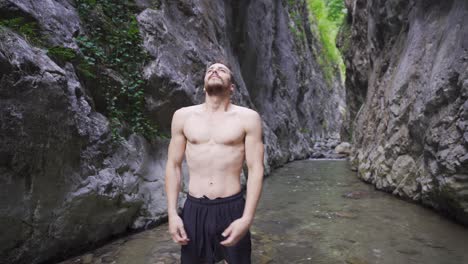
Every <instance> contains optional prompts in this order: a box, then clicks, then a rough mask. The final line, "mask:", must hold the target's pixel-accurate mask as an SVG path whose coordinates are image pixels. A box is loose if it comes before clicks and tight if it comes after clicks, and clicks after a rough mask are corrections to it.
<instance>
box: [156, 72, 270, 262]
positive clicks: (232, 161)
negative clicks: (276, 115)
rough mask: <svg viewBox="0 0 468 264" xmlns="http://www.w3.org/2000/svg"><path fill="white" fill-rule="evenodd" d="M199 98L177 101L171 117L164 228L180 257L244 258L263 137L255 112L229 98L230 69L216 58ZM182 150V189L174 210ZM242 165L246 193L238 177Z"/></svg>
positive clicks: (255, 200)
mask: <svg viewBox="0 0 468 264" xmlns="http://www.w3.org/2000/svg"><path fill="white" fill-rule="evenodd" d="M204 81H205V85H204V90H205V93H206V98H205V103H203V104H199V105H194V106H189V107H183V108H181V109H179V110H177V111H176V112H175V113H174V115H173V117H172V125H171V134H172V135H171V142H170V144H169V150H168V160H167V165H166V177H165V180H166V184H165V188H166V193H167V203H168V216H169V232H170V233H171V236H172V239H173V240H174V242H176V243H178V244H180V245H181V246H182V248H181V262H182V264H187V263H217V262H218V261H221V260H222V259H224V260H225V263H229V264H239V263H241V264H244V263H251V239H250V230H249V228H250V226H251V225H252V222H253V219H254V214H255V210H256V207H257V203H258V200H259V198H260V194H261V191H262V181H263V169H264V168H263V153H264V150H263V142H262V125H261V118H260V116H259V114H258V113H257V112H255V111H253V110H251V109H248V108H245V107H241V106H237V105H234V104H232V103H231V102H230V96H231V94H232V92H233V91H234V84H233V83H232V73H231V71H230V69H229V68H228V67H227V66H226V64H223V63H214V64H212V65H210V66H209V67H208V69H207V71H206V74H205V79H204ZM184 152H185V156H186V160H187V164H188V168H189V175H190V177H189V186H188V189H189V193H188V195H187V200H186V201H185V203H184V206H183V209H182V214H181V215H180V216H179V214H178V212H177V198H178V194H179V191H180V184H181V164H182V160H183V157H184ZM244 158H245V160H246V162H247V167H248V179H247V191H246V198H244V196H243V192H242V189H241V184H240V174H241V171H242V166H243V163H244Z"/></svg>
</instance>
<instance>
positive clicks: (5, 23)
mask: <svg viewBox="0 0 468 264" xmlns="http://www.w3.org/2000/svg"><path fill="white" fill-rule="evenodd" d="M0 26H1V27H7V28H10V29H11V30H14V31H16V32H18V33H19V34H20V35H22V36H23V37H24V38H25V39H26V40H27V41H29V42H31V43H32V44H33V45H36V46H43V45H44V40H43V39H42V38H41V37H40V36H39V34H38V32H39V27H38V25H37V23H36V22H34V21H32V22H31V21H26V20H25V19H24V18H23V17H14V18H10V19H1V20H0Z"/></svg>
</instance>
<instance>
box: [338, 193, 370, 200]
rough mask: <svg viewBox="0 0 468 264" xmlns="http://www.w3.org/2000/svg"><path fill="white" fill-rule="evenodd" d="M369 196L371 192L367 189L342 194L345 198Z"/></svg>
mask: <svg viewBox="0 0 468 264" xmlns="http://www.w3.org/2000/svg"><path fill="white" fill-rule="evenodd" d="M368 196H369V193H368V192H366V191H351V192H348V193H345V194H343V195H342V197H344V198H348V199H362V198H366V197H368Z"/></svg>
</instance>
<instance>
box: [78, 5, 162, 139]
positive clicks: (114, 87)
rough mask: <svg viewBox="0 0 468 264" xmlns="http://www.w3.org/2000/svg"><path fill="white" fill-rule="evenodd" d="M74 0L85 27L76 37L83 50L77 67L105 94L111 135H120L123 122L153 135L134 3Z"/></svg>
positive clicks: (144, 58) (144, 53) (116, 137)
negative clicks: (114, 76) (113, 74)
mask: <svg viewBox="0 0 468 264" xmlns="http://www.w3.org/2000/svg"><path fill="white" fill-rule="evenodd" d="M76 3H77V8H78V12H79V15H80V18H81V20H82V21H83V22H84V23H83V24H84V27H85V29H86V31H87V32H86V33H87V34H86V35H80V36H78V37H77V38H76V39H77V41H78V45H79V47H80V49H81V51H82V53H83V54H84V60H83V61H82V62H81V63H80V64H79V65H78V66H77V69H78V71H79V72H80V73H81V74H82V75H83V76H84V77H86V78H89V79H91V80H92V82H93V83H94V84H95V85H96V87H98V89H99V90H100V91H101V92H102V93H103V94H104V95H105V101H106V109H107V115H108V117H109V119H110V122H111V129H112V135H113V139H122V136H121V133H120V132H119V131H121V130H122V129H121V128H122V127H123V124H124V123H126V124H128V125H129V128H130V129H131V131H132V132H135V133H140V134H142V135H144V136H145V137H146V138H147V139H149V140H151V139H154V137H155V136H156V134H157V129H156V126H155V124H152V123H151V122H150V121H149V120H148V119H147V118H146V117H145V115H144V91H143V87H144V84H145V81H144V80H143V78H142V75H141V72H142V68H143V65H144V64H146V63H147V62H148V59H149V55H148V54H147V53H146V51H145V50H144V49H143V47H142V40H141V37H140V32H139V29H138V23H137V21H136V17H135V14H137V13H138V10H137V9H136V6H135V4H134V3H133V1H113V0H77V1H76ZM103 69H111V70H113V71H115V72H116V73H118V75H119V76H121V77H122V78H123V80H122V81H116V80H115V79H112V78H111V77H109V75H108V74H106V73H105V72H104V71H103ZM97 76H99V78H97Z"/></svg>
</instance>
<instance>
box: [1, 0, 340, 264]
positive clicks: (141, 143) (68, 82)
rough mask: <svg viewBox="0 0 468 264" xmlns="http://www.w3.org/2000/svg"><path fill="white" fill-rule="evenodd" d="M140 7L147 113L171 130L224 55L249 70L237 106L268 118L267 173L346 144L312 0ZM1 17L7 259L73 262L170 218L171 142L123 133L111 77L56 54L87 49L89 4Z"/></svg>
mask: <svg viewBox="0 0 468 264" xmlns="http://www.w3.org/2000/svg"><path fill="white" fill-rule="evenodd" d="M80 2H81V3H85V4H89V3H94V2H97V3H98V5H97V6H95V8H96V10H93V12H92V13H90V14H89V16H93V15H94V14H95V13H99V12H101V11H102V10H100V9H99V8H101V9H102V6H100V5H99V2H100V1H80ZM101 2H102V1H101ZM131 10H136V11H135V16H136V20H137V23H138V28H139V32H140V34H141V36H142V38H143V44H144V45H143V46H144V49H145V50H146V51H147V52H148V53H149V54H150V57H151V58H150V60H149V62H148V63H147V64H146V65H144V68H143V71H142V72H143V74H142V75H143V77H144V79H145V81H146V82H145V87H144V102H145V112H146V114H147V115H148V116H149V117H150V119H152V120H154V121H155V122H156V123H157V124H158V127H159V129H160V133H161V134H163V133H166V134H167V133H169V131H170V122H171V118H172V113H173V112H174V111H175V110H176V109H177V108H180V107H182V106H187V105H192V104H198V103H201V102H203V100H204V95H203V93H202V80H203V74H204V71H205V67H206V65H207V63H209V62H210V61H212V60H213V59H215V58H217V57H220V56H221V57H224V58H227V59H228V60H229V62H230V63H231V64H232V70H233V72H234V75H235V82H236V84H237V87H236V88H237V89H236V92H235V94H234V98H233V102H234V103H237V104H240V105H243V106H247V107H250V108H253V109H255V110H257V111H258V112H259V113H260V114H261V116H262V117H263V122H264V123H263V127H264V142H265V148H266V152H265V154H266V155H265V166H266V173H269V171H270V170H271V169H272V168H274V167H276V166H280V165H281V164H284V163H285V162H287V161H291V160H294V159H301V158H307V157H309V156H310V155H320V153H319V152H317V151H320V149H322V148H323V146H328V147H333V146H334V145H336V144H337V141H338V140H339V131H340V124H341V120H342V118H343V116H344V111H345V106H344V103H343V98H344V96H343V94H344V90H343V88H342V86H341V85H340V81H339V80H338V79H336V78H335V79H331V80H330V79H326V78H325V77H324V74H323V72H322V70H321V68H320V66H319V65H318V64H317V62H316V60H315V58H316V56H317V54H318V53H319V52H320V45H319V43H318V41H317V39H316V38H315V36H314V34H313V33H312V31H311V30H310V26H309V23H310V22H309V21H308V14H307V10H306V8H305V3H304V2H303V1H294V2H292V1H279V0H276V1H245V0H244V1H208V0H198V1H197V0H193V1H192V0H184V1H152V0H138V1H136V2H135V3H134V5H132V6H131ZM0 14H1V21H0V22H2V25H3V26H1V27H0V73H1V75H0V95H1V96H0V113H1V114H0V120H1V122H0V135H1V139H2V140H1V145H0V171H1V174H0V188H1V189H2V192H1V197H0V198H1V201H2V203H1V205H0V230H1V234H2V235H1V236H0V262H2V263H3V262H5V263H39V262H42V261H46V260H51V259H60V258H62V257H65V256H67V255H70V254H74V253H77V252H79V251H81V250H83V249H85V248H89V247H93V246H95V245H96V244H97V243H100V241H103V240H105V239H108V238H109V237H111V236H113V235H117V234H121V233H123V232H125V231H127V230H128V229H141V228H146V227H148V226H151V225H153V224H155V223H158V222H159V221H161V220H163V219H164V217H165V212H166V207H165V206H166V200H165V196H164V180H163V178H164V167H165V162H166V152H167V145H168V139H166V138H164V137H156V138H153V139H151V140H147V139H145V138H144V137H143V136H141V135H140V134H138V133H126V134H125V133H124V135H125V136H124V138H123V141H121V142H120V143H115V142H113V141H111V132H112V127H111V125H110V119H111V118H110V117H109V116H108V113H106V111H103V110H102V109H104V108H103V106H102V105H101V103H102V102H103V99H102V96H100V94H99V90H100V89H102V87H99V86H98V85H96V83H93V82H90V79H89V78H86V76H87V74H88V75H89V74H90V72H89V71H86V69H84V70H83V68H82V67H83V65H81V64H79V63H77V61H76V60H71V59H70V61H67V60H66V59H64V57H65V58H66V56H65V55H67V54H68V53H67V52H65V51H63V49H59V51H61V52H62V53H60V54H62V57H61V59H57V57H54V56H52V55H51V54H52V53H51V48H50V47H57V46H59V47H62V48H63V47H64V48H68V49H67V50H66V51H70V50H72V51H73V53H74V55H76V56H80V57H82V58H83V56H86V53H83V52H84V51H83V49H80V48H79V45H78V42H77V36H78V35H82V34H85V35H86V34H88V32H87V30H86V27H85V23H84V22H83V20H82V19H81V18H80V16H79V12H78V4H77V2H75V1H69V0H57V1H45V0H44V1H43V0H38V1H26V0H24V1H23V0H9V1H2V2H0ZM18 18H21V21H25V22H21V23H20V24H19V25H17V26H15V24H14V23H17V22H18V21H20V20H17V19H18ZM5 21H9V22H8V23H6V22H5ZM12 21H13V22H12ZM104 22H105V21H104ZM98 25H100V24H98ZM104 26H105V25H104ZM35 32H37V33H38V34H37V35H36V34H35ZM35 39H36V40H35ZM86 45H88V46H86V47H87V48H89V49H96V47H94V46H92V45H91V44H89V43H88V44H86ZM68 55H69V54H68ZM71 57H73V56H71ZM86 59H87V60H89V59H90V58H89V57H88V58H86ZM88 70H89V69H88ZM99 73H102V74H104V73H105V74H106V76H104V75H102V76H99V77H100V78H101V77H102V78H104V77H106V78H109V76H111V79H113V80H115V83H119V82H120V80H121V79H122V78H123V76H119V73H118V72H115V71H112V70H110V69H106V68H105V67H101V69H100V71H99ZM91 74H92V72H91ZM336 76H338V75H336ZM337 78H338V77H337ZM126 131H128V130H126ZM184 166H185V164H184ZM183 172H184V178H185V182H186V181H187V168H186V167H184V168H183ZM181 199H183V196H181Z"/></svg>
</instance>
